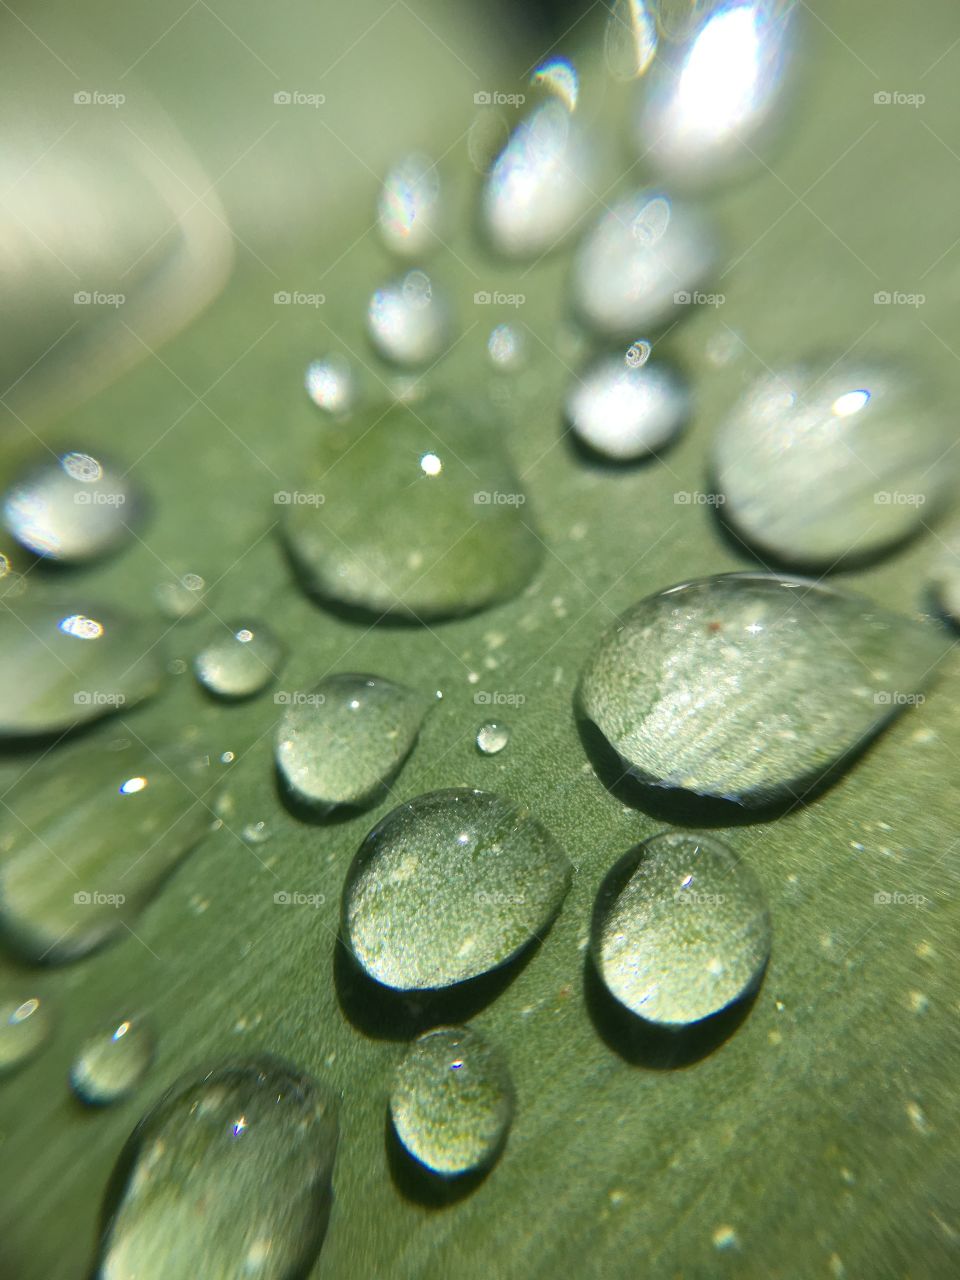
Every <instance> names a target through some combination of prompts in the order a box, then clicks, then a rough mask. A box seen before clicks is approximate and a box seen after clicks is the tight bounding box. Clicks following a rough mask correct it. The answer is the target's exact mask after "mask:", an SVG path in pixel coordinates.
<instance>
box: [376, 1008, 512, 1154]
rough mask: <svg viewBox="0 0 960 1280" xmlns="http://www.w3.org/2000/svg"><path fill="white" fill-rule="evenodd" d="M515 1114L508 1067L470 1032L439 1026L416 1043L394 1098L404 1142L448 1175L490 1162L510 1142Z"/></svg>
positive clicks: (397, 1124) (395, 1084)
mask: <svg viewBox="0 0 960 1280" xmlns="http://www.w3.org/2000/svg"><path fill="white" fill-rule="evenodd" d="M513 1108H514V1089H513V1081H512V1080H511V1078H510V1071H509V1069H508V1067H507V1064H506V1062H505V1061H504V1059H503V1058H502V1057H501V1055H500V1053H499V1052H498V1051H497V1050H496V1049H495V1048H494V1047H493V1045H491V1044H489V1043H488V1041H486V1040H485V1039H484V1038H483V1037H482V1036H481V1035H479V1034H478V1033H477V1032H476V1031H473V1030H471V1029H470V1028H469V1027H438V1028H437V1029H436V1030H435V1031H428V1032H427V1033H426V1034H425V1035H422V1036H420V1037H419V1038H418V1039H416V1040H414V1042H413V1044H412V1045H411V1046H410V1048H409V1049H408V1050H407V1053H406V1056H405V1057H404V1059H403V1061H402V1062H401V1063H400V1065H399V1067H398V1068H397V1071H396V1074H395V1076H394V1079H393V1088H392V1090H391V1092H390V1119H391V1120H392V1121H393V1127H394V1130H395V1132H396V1135H397V1137H398V1138H399V1139H400V1141H401V1142H402V1143H403V1145H404V1147H406V1149H407V1151H409V1153H410V1155H412V1156H413V1158H414V1159H415V1160H418V1161H419V1162H420V1163H421V1164H422V1165H424V1166H425V1167H426V1168H427V1169H429V1170H430V1171H431V1172H432V1173H437V1174H440V1175H441V1176H443V1177H456V1176H457V1175H458V1174H463V1173H471V1172H472V1171H474V1170H475V1169H480V1168H483V1167H484V1166H485V1165H488V1164H490V1162H491V1161H492V1160H493V1159H494V1158H495V1157H496V1156H497V1154H498V1153H499V1152H500V1150H501V1149H502V1147H503V1144H504V1141H505V1140H506V1136H507V1131H508V1129H509V1128H510V1122H511V1120H512V1118H513Z"/></svg>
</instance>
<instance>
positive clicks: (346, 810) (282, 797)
mask: <svg viewBox="0 0 960 1280" xmlns="http://www.w3.org/2000/svg"><path fill="white" fill-rule="evenodd" d="M273 787H274V793H275V794H276V797H277V799H278V800H279V801H280V803H281V804H282V805H283V807H284V808H285V809H286V810H287V812H288V813H289V814H290V815H291V817H294V818H296V819H297V821H298V822H304V823H307V824H308V825H309V826H312V827H338V826H343V825H344V824H345V823H347V822H353V821H354V820H355V819H356V818H359V817H362V816H363V814H365V813H366V812H367V811H368V810H369V811H372V810H374V809H376V808H377V806H378V805H380V804H382V803H383V801H384V800H386V799H388V798H389V794H390V793H389V791H388V790H387V789H386V788H384V792H383V795H382V796H378V797H377V798H376V799H375V800H373V801H371V802H370V804H365V805H363V806H360V805H348V804H338V805H334V806H333V807H332V808H324V807H323V806H321V805H313V804H310V803H309V802H308V801H306V800H304V799H302V798H301V797H300V796H298V795H297V794H296V792H294V791H293V790H291V788H290V787H289V785H288V784H287V781H286V779H285V778H284V776H283V774H282V773H281V772H280V769H279V768H278V767H277V766H276V765H274V769H273Z"/></svg>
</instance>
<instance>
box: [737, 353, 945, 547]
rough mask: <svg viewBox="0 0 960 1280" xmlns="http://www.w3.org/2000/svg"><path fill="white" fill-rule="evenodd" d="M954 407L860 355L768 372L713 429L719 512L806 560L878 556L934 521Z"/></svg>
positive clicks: (764, 543) (753, 537) (761, 543)
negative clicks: (816, 365) (945, 405)
mask: <svg viewBox="0 0 960 1280" xmlns="http://www.w3.org/2000/svg"><path fill="white" fill-rule="evenodd" d="M955 438H956V431H955V427H954V424H953V422H952V420H951V418H950V415H949V413H944V411H943V409H942V408H941V403H940V401H939V400H938V399H937V397H936V396H935V394H932V393H931V390H930V389H929V388H928V387H927V386H925V385H924V384H923V383H922V382H921V381H920V380H919V379H918V378H913V377H910V376H909V375H907V374H905V373H904V372H903V371H902V370H899V369H897V367H896V366H895V365H890V364H889V363H885V364H883V365H881V364H879V363H872V362H869V361H863V360H859V359H855V358H851V359H846V360H842V361H840V362H839V363H838V364H836V365H835V366H834V367H832V368H831V367H827V368H825V369H817V368H814V367H798V368H795V369H791V370H787V371H786V372H784V373H781V374H776V375H773V374H771V375H767V376H764V377H763V378H761V379H760V380H759V381H758V382H756V383H754V385H753V386H752V387H751V388H750V390H749V391H748V392H747V394H746V395H745V396H744V397H743V399H742V400H741V401H740V402H739V403H738V404H737V405H736V407H735V408H734V409H733V411H732V412H731V413H730V414H729V416H728V417H727V418H726V420H725V421H724V422H723V423H722V425H721V427H720V429H719V430H718V432H717V435H716V439H715V441H714V447H713V475H714V480H715V482H716V485H717V488H718V490H719V492H720V494H721V495H722V496H723V498H724V499H725V500H726V503H725V506H724V514H725V515H726V517H727V518H728V520H729V521H730V523H731V524H733V526H734V527H735V528H736V529H737V530H738V531H739V532H740V533H742V534H743V535H744V536H745V537H746V538H748V539H749V541H750V542H752V543H754V544H755V545H756V546H758V547H761V548H764V549H765V550H767V551H768V552H770V553H772V554H774V555H776V556H778V557H780V558H781V559H782V560H784V561H789V562H791V563H793V564H799V565H814V564H816V565H820V564H823V565H825V566H826V567H832V566H833V565H835V564H836V563H837V561H839V560H840V559H841V558H842V557H845V556H847V555H852V556H858V557H859V556H868V555H872V554H876V553H877V552H879V551H882V550H883V549H885V548H887V547H890V546H892V545H893V544H895V543H897V542H899V541H901V540H902V539H903V538H905V537H907V536H908V535H909V534H910V533H911V532H913V531H914V530H915V529H917V528H918V527H919V525H920V524H921V523H922V522H925V521H928V520H930V519H931V518H932V517H933V515H934V514H935V512H936V508H937V505H938V504H939V503H941V502H942V501H943V499H944V498H945V496H946V494H947V492H948V491H950V490H951V489H952V488H953V486H954V485H955V483H956V478H957V466H956V461H955V454H951V452H950V450H951V446H952V444H953V443H954V440H955Z"/></svg>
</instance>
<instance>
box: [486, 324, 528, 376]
mask: <svg viewBox="0 0 960 1280" xmlns="http://www.w3.org/2000/svg"><path fill="white" fill-rule="evenodd" d="M487 354H488V355H489V356H490V362H491V364H493V366H494V368H495V369H502V370H503V372H504V373H512V372H513V371H514V370H515V369H519V368H520V367H521V366H522V364H523V362H524V356H525V354H526V345H525V343H524V340H523V335H522V334H521V332H520V330H519V329H518V328H517V327H516V326H515V325H512V324H498V325H497V326H496V327H495V328H494V329H492V330H491V331H490V337H489V338H488V339H487Z"/></svg>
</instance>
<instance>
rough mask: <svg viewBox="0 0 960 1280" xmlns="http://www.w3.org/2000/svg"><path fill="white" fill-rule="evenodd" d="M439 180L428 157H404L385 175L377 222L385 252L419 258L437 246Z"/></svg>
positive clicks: (434, 167)
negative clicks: (385, 247) (436, 224)
mask: <svg viewBox="0 0 960 1280" xmlns="http://www.w3.org/2000/svg"><path fill="white" fill-rule="evenodd" d="M439 208H440V178H439V175H438V173H437V169H436V166H435V165H434V163H433V161H432V160H431V159H430V157H429V156H424V155H410V156H406V157H405V158H404V159H403V160H401V161H400V163H399V164H397V165H395V166H394V168H393V169H391V170H390V172H389V174H388V175H387V178H386V181H385V182H384V184H383V190H382V192H381V193H380V202H379V205H378V207H377V221H378V223H379V226H380V236H381V238H382V240H383V242H384V244H385V245H386V246H387V248H388V249H390V250H392V251H393V252H394V253H398V254H402V255H404V256H420V255H422V254H424V253H425V252H426V251H427V250H428V249H430V248H432V247H433V245H434V244H435V243H436V242H437V235H436V226H435V223H436V220H437V218H438V216H439Z"/></svg>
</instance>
